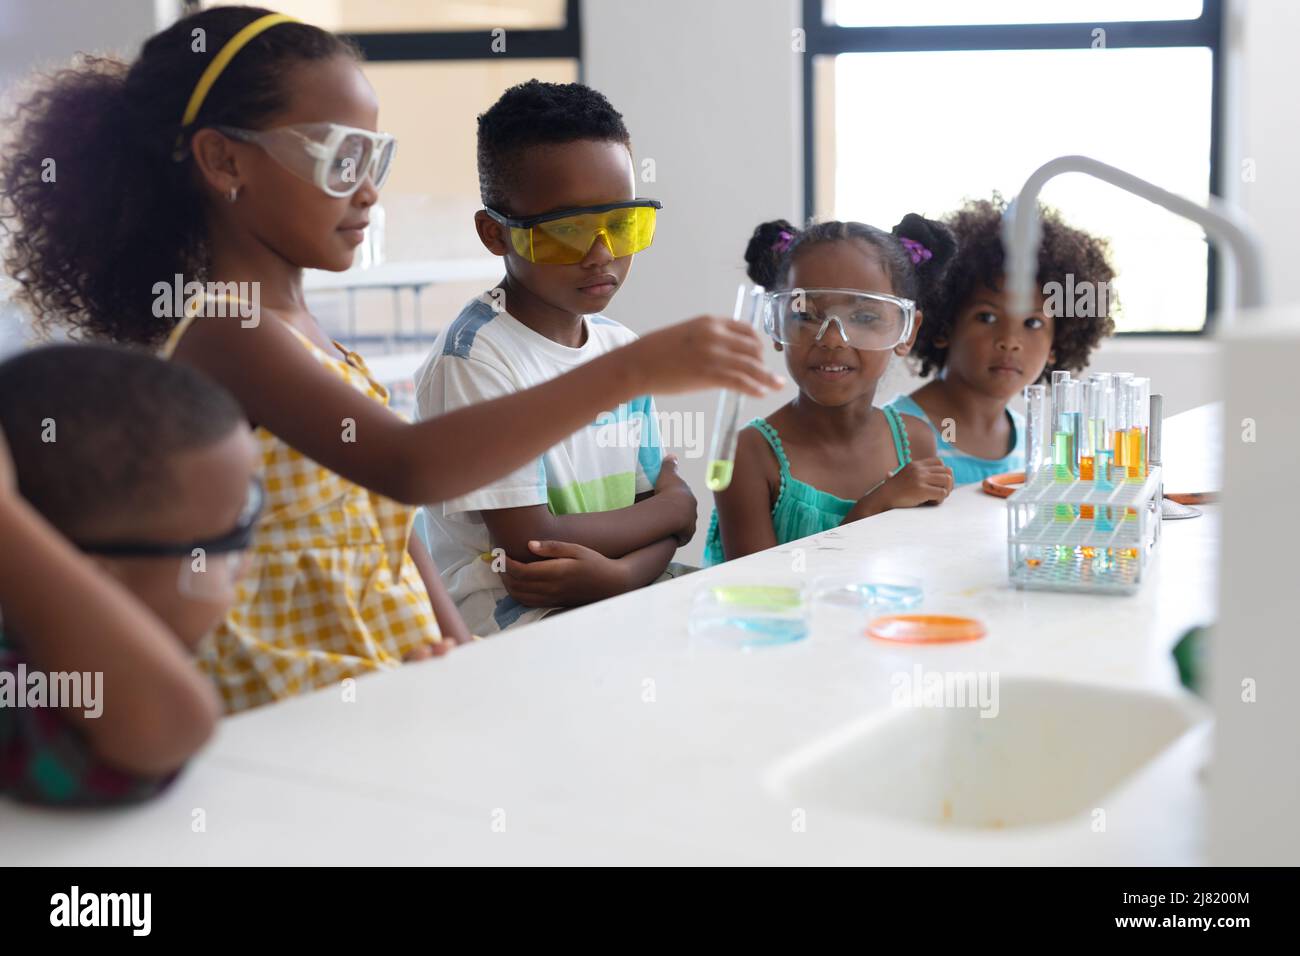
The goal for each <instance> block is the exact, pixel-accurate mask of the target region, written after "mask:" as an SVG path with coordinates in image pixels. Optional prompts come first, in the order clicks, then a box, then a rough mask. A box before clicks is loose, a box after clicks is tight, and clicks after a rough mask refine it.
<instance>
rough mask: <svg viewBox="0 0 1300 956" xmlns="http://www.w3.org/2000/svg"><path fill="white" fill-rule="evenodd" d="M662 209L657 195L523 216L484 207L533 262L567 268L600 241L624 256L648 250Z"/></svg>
mask: <svg viewBox="0 0 1300 956" xmlns="http://www.w3.org/2000/svg"><path fill="white" fill-rule="evenodd" d="M662 208H663V204H662V203H660V202H658V201H657V200H654V199H633V200H630V201H628V202H615V203H606V204H605V205H602V206H578V207H574V208H571V209H559V210H556V211H555V212H548V213H545V214H543V215H540V216H528V217H526V218H523V219H515V218H512V217H510V216H506V215H504V214H503V213H500V212H497V211H496V210H495V209H492V208H491V207H487V206H485V207H484V209H483V211H484V212H486V213H487V214H488V215H489V216H490V217H492V219H493V220H495V221H496V222H498V223H500V224H501V225H502V226H504V227H506V229H508V230H509V232H510V245H511V246H512V247H513V248H514V250H515V252H517V253H518V254H519V255H521V256H523V257H524V258H525V259H527V260H528V261H529V262H532V263H535V264H537V265H553V266H562V265H573V264H574V263H576V262H581V261H582V260H583V259H585V258H586V256H587V253H588V252H589V251H591V247H592V246H593V245H595V243H596V242H597V240H600V239H603V240H604V241H605V245H607V246H608V247H609V251H610V252H611V253H612V254H613V255H614V257H615V258H618V259H621V258H623V257H624V256H630V255H633V254H634V253H637V252H641V251H642V250H644V249H648V248H649V247H650V243H652V242H653V241H654V237H655V216H656V212H657V210H659V209H662Z"/></svg>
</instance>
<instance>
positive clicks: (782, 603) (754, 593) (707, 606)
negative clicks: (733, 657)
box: [688, 581, 808, 650]
mask: <svg viewBox="0 0 1300 956" xmlns="http://www.w3.org/2000/svg"><path fill="white" fill-rule="evenodd" d="M688 629H689V631H690V634H691V637H693V638H701V639H704V640H708V641H711V642H716V643H720V644H726V645H729V646H732V647H736V648H738V649H741V650H754V649H759V648H765V647H778V646H781V645H784V644H793V643H794V642H796V641H801V640H803V639H804V638H806V637H807V636H808V595H807V591H806V590H805V588H804V587H803V585H802V584H792V583H789V582H767V581H764V582H753V583H749V582H746V583H737V584H713V585H708V586H706V587H703V588H700V589H699V590H698V591H696V592H695V595H694V597H693V599H692V601H691V612H690V619H689V627H688Z"/></svg>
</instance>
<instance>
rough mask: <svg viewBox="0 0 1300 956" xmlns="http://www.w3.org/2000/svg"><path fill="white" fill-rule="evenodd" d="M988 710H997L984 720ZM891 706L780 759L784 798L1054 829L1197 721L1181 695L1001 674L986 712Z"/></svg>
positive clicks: (888, 814)
mask: <svg viewBox="0 0 1300 956" xmlns="http://www.w3.org/2000/svg"><path fill="white" fill-rule="evenodd" d="M994 710H996V713H994ZM984 711H985V712H986V713H988V714H989V716H981V710H980V709H979V708H977V707H970V706H968V707H939V706H908V707H893V708H891V709H888V710H886V711H884V712H883V713H881V714H879V715H874V716H872V717H870V718H867V719H864V720H861V721H857V722H855V723H853V724H851V725H849V726H847V727H845V728H843V729H841V730H840V731H838V732H836V733H835V734H833V735H831V736H830V737H829V738H827V739H824V740H822V741H819V742H817V743H815V744H813V745H812V746H810V747H808V748H806V749H804V750H802V751H799V752H797V753H795V754H793V755H791V756H789V757H787V758H786V759H784V760H782V761H781V762H780V763H779V764H778V765H777V766H776V767H774V768H773V769H772V770H771V772H770V773H769V774H768V775H767V780H766V783H767V785H768V787H769V788H770V789H771V790H773V791H774V792H775V793H776V794H777V795H778V796H780V797H781V798H782V799H783V800H788V801H790V802H791V803H793V804H794V805H798V806H806V807H812V806H820V807H824V808H828V809H832V810H835V811H838V812H842V813H848V814H852V815H856V816H860V817H877V818H892V819H893V820H897V821H907V822H911V823H916V824H925V825H932V826H936V827H963V828H971V829H1001V828H1006V827H1024V826H1034V825H1046V824H1052V823H1059V822H1061V821H1065V820H1068V819H1070V818H1073V817H1077V816H1080V815H1086V814H1090V813H1091V812H1092V811H1093V810H1095V809H1098V808H1100V809H1105V806H1106V804H1105V797H1106V796H1107V794H1109V793H1111V792H1112V791H1113V790H1115V789H1116V788H1117V787H1119V786H1120V785H1121V784H1123V783H1124V782H1125V781H1126V780H1127V779H1129V778H1130V777H1131V776H1132V775H1133V774H1135V773H1136V772H1137V771H1138V770H1140V769H1141V768H1142V767H1144V766H1145V765H1147V764H1148V763H1149V762H1150V761H1152V760H1153V759H1154V758H1155V757H1156V756H1158V755H1159V754H1160V753H1161V752H1162V751H1164V750H1165V749H1166V748H1168V747H1169V746H1170V745H1172V744H1173V743H1174V742H1175V741H1176V740H1178V739H1179V738H1180V737H1182V736H1183V735H1184V734H1185V733H1187V732H1188V731H1189V730H1191V729H1192V728H1193V727H1194V726H1196V725H1197V724H1198V723H1200V722H1201V721H1202V720H1204V719H1206V718H1207V717H1208V709H1207V708H1206V707H1205V706H1204V705H1203V704H1201V703H1200V702H1199V701H1198V700H1196V699H1195V698H1193V697H1191V696H1190V695H1186V694H1180V695H1179V696H1169V695H1161V694H1155V693H1146V692H1141V691H1132V690H1121V689H1114V688H1107V687H1095V686H1089V685H1084V684H1069V683H1062V682H1057V681H1048V680H1037V679H1025V678H1019V679H1017V678H1008V679H1005V680H1001V681H999V682H998V685H997V706H996V708H995V709H994V708H987V707H986V708H985V709H984Z"/></svg>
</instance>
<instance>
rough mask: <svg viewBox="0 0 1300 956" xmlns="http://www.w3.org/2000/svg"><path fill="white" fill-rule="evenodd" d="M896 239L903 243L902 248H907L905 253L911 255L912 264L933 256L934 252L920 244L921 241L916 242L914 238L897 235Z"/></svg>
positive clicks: (917, 263)
mask: <svg viewBox="0 0 1300 956" xmlns="http://www.w3.org/2000/svg"><path fill="white" fill-rule="evenodd" d="M898 241H899V242H901V243H902V244H903V248H904V249H906V250H907V254H908V255H909V256H911V257H912V265H919V264H920V263H922V262H925V261H927V260H929V259H933V258H934V253H933V252H931V251H930V250H929V249H927V248H925V246H923V245H921V243H919V242H917V241H916V240H915V239H906V238H903V237H899V240H898Z"/></svg>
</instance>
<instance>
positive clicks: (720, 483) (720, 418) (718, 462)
mask: <svg viewBox="0 0 1300 956" xmlns="http://www.w3.org/2000/svg"><path fill="white" fill-rule="evenodd" d="M766 301H767V300H766V298H765V297H764V294H763V287H762V286H758V285H756V286H753V287H748V286H746V285H744V284H743V283H742V284H741V285H740V287H739V288H737V289H736V308H735V311H734V312H733V313H732V318H734V319H735V320H736V321H737V322H744V323H746V324H747V325H748V326H749V327H750V328H755V327H756V326H755V322H756V321H757V320H758V319H759V318H760V317H761V316H762V314H763V307H764V305H765V304H766ZM744 403H745V396H744V395H742V394H740V393H739V392H733V391H731V390H729V389H724V390H723V391H722V394H721V395H719V396H718V411H717V414H716V415H715V416H714V418H713V440H712V444H711V445H710V447H709V471H708V474H707V475H706V476H705V480H704V483H705V484H706V485H707V486H708V488H709V490H710V491H723V490H724V489H726V488H727V487H728V486H729V485H730V484H731V473H732V470H733V469H734V467H735V464H736V436H737V435H738V434H739V433H740V410H741V408H742V406H743V405H744Z"/></svg>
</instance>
